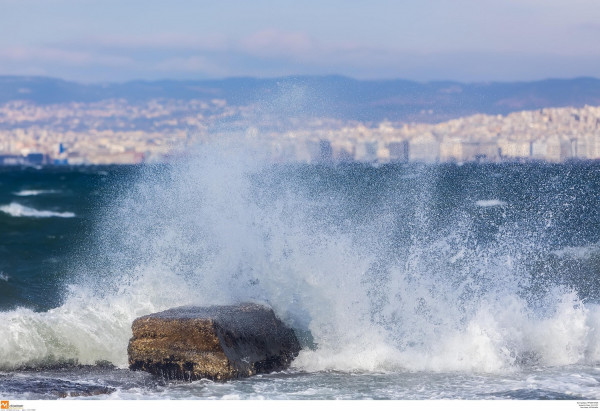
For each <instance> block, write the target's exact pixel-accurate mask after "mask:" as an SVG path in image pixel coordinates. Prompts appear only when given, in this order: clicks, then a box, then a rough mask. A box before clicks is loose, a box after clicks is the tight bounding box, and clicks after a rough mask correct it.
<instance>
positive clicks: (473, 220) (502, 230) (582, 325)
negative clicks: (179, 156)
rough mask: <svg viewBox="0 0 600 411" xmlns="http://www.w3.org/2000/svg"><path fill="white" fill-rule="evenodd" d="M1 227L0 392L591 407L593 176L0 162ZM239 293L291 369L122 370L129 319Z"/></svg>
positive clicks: (556, 171)
mask: <svg viewBox="0 0 600 411" xmlns="http://www.w3.org/2000/svg"><path fill="white" fill-rule="evenodd" d="M0 230H2V237H1V238H0V271H1V274H0V305H1V309H2V312H0V322H1V323H2V326H3V328H4V330H5V331H4V338H3V339H0V395H1V396H3V397H9V398H30V399H33V398H57V397H64V396H78V395H91V396H92V397H91V398H156V399H163V398H188V399H189V398H278V399H279V398H285V399H303V398H320V399H330V398H344V399H365V398H390V399H438V398H465V399H487V398H502V399H507V398H519V399H533V398H543V399H595V398H598V397H600V306H599V305H598V303H599V295H600V294H599V290H600V280H599V278H598V276H599V274H600V164H597V163H573V164H564V165H545V164H503V165H469V164H467V165H463V166H458V165H451V164H449V165H437V166H423V165H384V166H379V167H373V166H369V165H361V164H347V165H339V166H325V165H322V166H319V165H267V164H266V163H265V162H263V161H261V159H260V156H258V155H248V152H247V151H245V150H241V149H240V150H236V149H234V148H232V147H227V148H226V149H223V148H219V147H203V148H201V149H200V150H199V151H198V152H197V153H195V154H194V155H192V156H191V158H190V159H189V160H186V161H182V162H181V163H179V164H175V165H170V166H157V167H141V168H136V167H112V168H53V169H41V170H35V169H25V170H21V169H4V170H0ZM248 300H250V301H257V302H263V303H268V304H270V305H271V306H272V307H273V308H274V310H275V311H276V313H277V314H278V315H279V316H280V317H281V318H282V319H283V320H284V321H286V322H287V323H288V324H289V325H290V326H292V327H294V328H295V329H296V330H298V331H299V333H301V334H302V335H310V336H311V338H309V339H308V340H312V341H308V340H307V341H306V342H305V345H306V346H305V348H304V350H303V351H302V352H301V353H300V355H299V357H298V358H297V359H296V360H295V361H294V363H293V366H292V369H290V370H289V371H287V372H284V373H277V374H272V375H264V376H256V377H252V378H248V379H245V380H241V381H235V382H229V383H225V384H222V383H212V382H209V381H198V382H194V383H191V384H189V383H185V384H183V383H174V382H165V381H162V380H160V379H157V378H154V377H151V376H148V375H146V374H144V373H133V372H129V371H127V370H126V366H127V354H126V347H127V342H128V339H129V338H130V336H131V331H130V326H131V322H132V320H133V319H134V318H136V317H137V316H140V315H143V314H147V313H149V312H155V311H159V310H163V309H166V308H170V307H174V306H179V305H184V304H200V305H204V304H225V303H232V302H239V301H248ZM98 362H99V363H98ZM95 364H99V365H95ZM111 364H112V365H111Z"/></svg>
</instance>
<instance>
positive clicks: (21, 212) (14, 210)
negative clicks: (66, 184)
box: [0, 203, 75, 218]
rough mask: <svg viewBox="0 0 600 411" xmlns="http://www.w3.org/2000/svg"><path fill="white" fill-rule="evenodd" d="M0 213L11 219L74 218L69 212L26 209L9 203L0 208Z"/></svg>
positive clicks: (20, 205) (17, 204) (73, 214)
mask: <svg viewBox="0 0 600 411" xmlns="http://www.w3.org/2000/svg"><path fill="white" fill-rule="evenodd" d="M0 211H2V212H3V213H6V214H8V215H10V216H12V217H35V218H47V217H62V218H72V217H75V213H72V212H70V211H66V212H62V213H61V212H58V211H49V210H36V209H35V208H31V207H26V206H24V205H22V204H19V203H10V204H8V205H4V206H1V207H0Z"/></svg>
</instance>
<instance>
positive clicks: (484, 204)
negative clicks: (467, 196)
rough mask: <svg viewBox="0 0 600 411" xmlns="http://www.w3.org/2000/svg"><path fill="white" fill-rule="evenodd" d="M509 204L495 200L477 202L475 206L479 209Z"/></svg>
mask: <svg viewBox="0 0 600 411" xmlns="http://www.w3.org/2000/svg"><path fill="white" fill-rule="evenodd" d="M506 204H507V203H506V202H505V201H502V200H497V199H493V200H479V201H476V202H475V205H477V206H479V207H501V206H505V205H506Z"/></svg>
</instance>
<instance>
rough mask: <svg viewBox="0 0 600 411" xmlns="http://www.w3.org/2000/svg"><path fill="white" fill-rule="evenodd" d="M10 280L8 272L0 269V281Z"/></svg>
mask: <svg viewBox="0 0 600 411" xmlns="http://www.w3.org/2000/svg"><path fill="white" fill-rule="evenodd" d="M8 280H10V277H9V275H8V274H5V273H4V272H2V271H0V281H8Z"/></svg>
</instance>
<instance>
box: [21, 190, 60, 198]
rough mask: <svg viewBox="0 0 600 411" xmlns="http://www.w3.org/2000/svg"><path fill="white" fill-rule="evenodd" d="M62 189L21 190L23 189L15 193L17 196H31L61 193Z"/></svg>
mask: <svg viewBox="0 0 600 411" xmlns="http://www.w3.org/2000/svg"><path fill="white" fill-rule="evenodd" d="M59 192H60V191H58V190H21V191H17V192H16V193H13V194H14V195H16V196H19V197H29V196H39V195H42V194H56V193H59Z"/></svg>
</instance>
